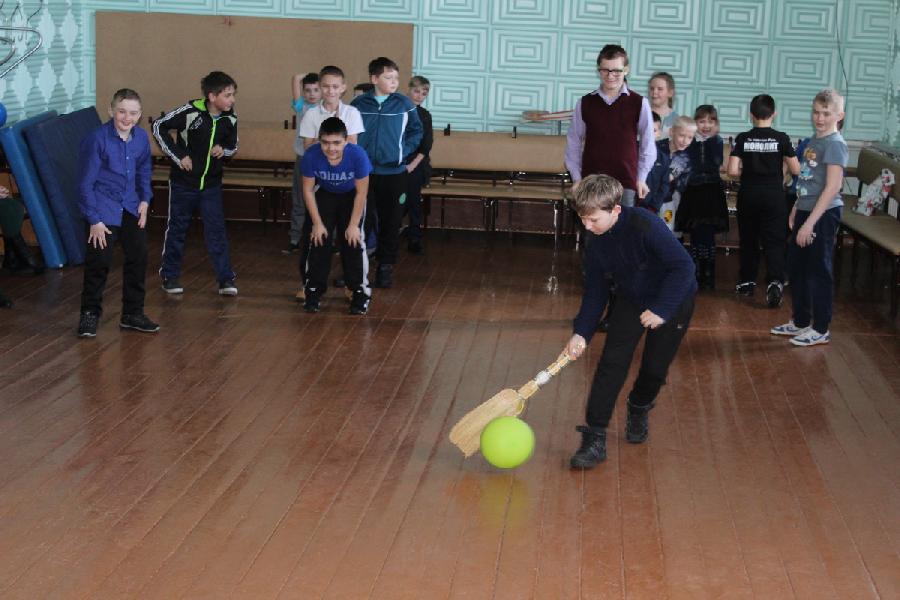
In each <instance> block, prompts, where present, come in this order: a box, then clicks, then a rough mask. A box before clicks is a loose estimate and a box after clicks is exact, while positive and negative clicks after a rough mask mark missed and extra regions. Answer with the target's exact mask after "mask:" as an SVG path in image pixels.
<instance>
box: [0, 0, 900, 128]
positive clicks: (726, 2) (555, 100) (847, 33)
mask: <svg viewBox="0 0 900 600" xmlns="http://www.w3.org/2000/svg"><path fill="white" fill-rule="evenodd" d="M9 4H10V3H9V2H7V5H9ZM48 4H49V6H48V7H47V8H45V9H44V10H43V11H42V12H41V13H40V14H39V15H38V17H37V18H36V19H35V22H36V23H37V25H38V28H39V29H40V31H41V32H42V33H44V36H45V48H44V49H42V50H41V51H40V52H38V53H37V54H35V55H34V56H33V57H32V58H31V59H29V61H27V63H26V64H25V65H23V66H22V67H20V68H18V69H16V71H14V72H13V73H11V74H10V75H9V76H7V78H6V79H7V81H6V85H5V88H4V94H3V102H4V103H5V104H6V105H7V107H8V109H9V111H10V113H11V114H12V115H13V116H16V115H19V116H20V115H21V114H22V113H28V114H31V113H33V112H37V110H39V109H43V108H46V107H52V108H57V109H60V110H68V109H70V108H77V107H80V106H85V105H89V104H90V103H92V102H93V93H94V90H93V80H94V76H93V64H94V55H95V47H94V32H93V13H94V11H95V10H137V11H151V12H152V11H166V12H190V13H204V14H222V15H235V16H236V15H255V16H267V17H271V16H276V17H277V16H284V17H296V18H302V17H308V18H317V19H360V20H370V21H378V20H385V21H398V22H411V23H414V24H415V25H416V33H415V65H416V66H415V69H416V71H417V72H421V73H423V74H425V75H427V76H428V77H429V78H431V80H432V81H433V83H434V88H433V93H432V97H431V98H429V100H428V103H427V106H428V107H429V108H430V109H431V110H432V112H433V113H434V118H435V125H436V126H437V125H443V124H446V123H452V125H453V127H454V128H456V129H462V130H485V131H488V130H509V129H510V128H511V127H512V126H513V125H515V124H517V123H518V121H519V115H520V114H521V112H522V111H523V110H528V109H546V110H563V109H567V108H571V107H572V106H573V105H574V103H575V100H576V99H577V98H578V97H579V96H581V95H582V94H584V93H586V92H587V91H589V90H591V89H593V88H594V87H596V85H597V79H596V75H595V72H594V66H595V60H596V55H597V51H598V50H599V47H600V46H601V45H602V44H604V43H608V42H616V43H620V44H622V45H624V46H625V47H626V48H627V49H628V50H629V53H630V55H631V57H632V61H631V64H632V75H631V78H630V79H631V81H632V83H633V84H634V85H635V87H637V88H638V89H639V90H640V91H643V90H644V88H645V87H646V81H647V77H648V76H649V74H650V73H652V72H653V71H655V70H666V71H669V72H671V73H672V74H673V75H675V78H676V80H677V82H678V94H677V98H676V109H678V110H679V111H681V112H691V110H692V109H693V107H694V106H695V105H696V104H699V103H707V102H709V103H713V104H715V105H716V106H718V108H719V111H720V115H721V119H722V124H723V130H724V131H727V132H736V131H739V130H741V129H744V128H746V126H747V112H748V109H747V104H748V101H749V98H750V97H751V96H753V95H754V94H756V93H759V92H762V91H767V92H769V93H771V94H772V95H773V96H775V98H776V100H777V101H778V103H779V113H780V115H779V120H778V125H779V126H780V127H781V128H783V129H785V130H787V131H789V132H790V133H792V134H793V135H801V134H805V133H807V132H808V131H809V129H810V128H809V126H808V114H809V103H810V99H811V97H812V96H813V94H814V93H815V92H816V91H817V90H818V89H820V88H822V87H824V86H826V85H835V84H836V85H838V86H839V87H841V88H843V89H847V88H849V104H848V111H847V112H848V114H847V126H846V134H847V137H849V138H852V139H887V140H891V141H893V142H895V143H897V142H900V0H634V1H631V2H620V1H619V0H422V1H416V0H73V1H66V0H50V1H49V3H48ZM25 6H26V8H28V9H30V10H28V11H25V12H30V11H33V9H34V7H36V6H37V2H35V1H29V2H26V3H25ZM6 11H7V15H8V14H9V8H8V7H7V9H6ZM0 20H3V15H0ZM0 52H2V51H0ZM315 66H316V65H301V64H298V69H299V68H314V67H315ZM845 73H846V82H845V79H844V74H845ZM520 129H521V130H535V131H548V128H546V127H544V126H533V125H526V126H520Z"/></svg>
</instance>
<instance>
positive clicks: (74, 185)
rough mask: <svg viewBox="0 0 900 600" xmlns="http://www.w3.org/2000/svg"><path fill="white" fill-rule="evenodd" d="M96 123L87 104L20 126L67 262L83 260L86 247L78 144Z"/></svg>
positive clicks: (81, 262)
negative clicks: (80, 200) (79, 200)
mask: <svg viewBox="0 0 900 600" xmlns="http://www.w3.org/2000/svg"><path fill="white" fill-rule="evenodd" d="M99 126H100V117H99V116H98V115H97V111H96V110H95V109H94V107H89V108H83V109H81V110H77V111H75V112H72V113H67V114H64V115H59V116H58V117H56V118H54V119H48V120H46V121H41V122H39V123H34V124H32V125H31V126H28V127H25V128H24V129H23V134H24V135H25V140H26V141H27V142H28V148H29V150H30V151H31V157H32V159H33V160H34V164H35V166H36V168H37V172H38V176H39V177H40V180H41V183H42V185H43V188H44V193H45V195H46V197H47V203H48V204H49V206H50V210H51V211H52V213H53V217H54V220H55V221H56V229H57V231H58V232H59V237H60V240H61V241H62V245H63V248H64V249H65V252H66V257H67V258H68V264H69V265H80V264H83V263H84V259H85V254H86V251H87V230H86V228H85V223H84V217H83V216H82V215H81V210H80V209H79V208H78V177H79V173H78V158H79V157H78V153H79V148H80V147H81V140H83V139H84V138H85V137H86V136H87V135H88V134H89V133H91V132H92V131H93V130H95V129H96V128H97V127H99Z"/></svg>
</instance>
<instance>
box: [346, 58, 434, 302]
mask: <svg viewBox="0 0 900 600" xmlns="http://www.w3.org/2000/svg"><path fill="white" fill-rule="evenodd" d="M369 78H370V80H371V81H372V84H373V85H374V86H375V89H373V90H372V91H369V92H366V93H365V94H362V95H361V96H357V97H356V98H354V99H353V102H351V105H352V106H354V107H355V108H356V109H357V110H359V112H360V114H361V115H362V119H363V125H364V126H365V128H366V130H365V131H364V132H363V133H360V134H359V139H358V144H359V145H360V146H362V148H363V149H364V150H365V151H366V154H368V155H369V161H370V162H371V163H372V174H371V175H370V176H369V197H368V202H367V206H366V219H365V224H366V234H367V238H368V233H369V232H370V231H371V230H372V228H373V227H375V219H376V218H377V231H378V246H377V251H376V256H375V258H376V260H377V261H378V270H377V271H376V273H375V282H374V283H373V286H374V287H381V288H389V287H391V285H393V281H394V279H393V274H394V264H395V263H396V262H397V249H398V247H399V246H400V220H401V218H402V204H403V202H404V201H405V196H406V189H407V178H408V173H407V171H406V158H407V157H408V156H409V155H411V154H412V153H413V152H415V150H416V148H418V147H419V142H420V141H421V140H422V133H423V132H422V122H421V121H420V120H419V116H418V115H417V114H416V105H415V104H413V103H412V101H411V100H410V99H409V98H407V97H406V96H404V95H402V94H398V93H397V88H398V87H399V85H400V69H399V68H398V67H397V64H396V63H395V62H394V61H392V60H391V59H389V58H385V57H383V56H379V57H378V58H376V59H375V60H373V61H372V62H370V63H369Z"/></svg>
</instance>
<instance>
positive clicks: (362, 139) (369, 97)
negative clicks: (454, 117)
mask: <svg viewBox="0 0 900 600" xmlns="http://www.w3.org/2000/svg"><path fill="white" fill-rule="evenodd" d="M350 104H351V105H352V106H354V107H355V108H356V109H357V110H358V111H359V114H360V115H362V120H363V125H364V126H365V128H366V130H365V131H364V132H362V133H360V134H359V137H358V138H357V144H358V145H360V146H362V148H363V149H364V150H365V151H366V154H368V155H369V160H370V161H371V162H372V173H373V174H375V175H396V174H397V173H402V172H403V171H405V170H406V162H405V159H406V158H407V157H408V156H409V155H410V154H412V153H413V152H415V150H416V148H418V147H419V142H420V141H422V133H423V130H422V121H421V120H419V115H418V114H417V113H416V105H415V104H413V102H412V100H410V99H409V98H407V97H406V96H404V95H402V94H398V93H396V92H395V93H393V94H391V95H389V96H388V97H387V98H385V100H384V102H382V103H380V104H379V102H378V100H377V99H376V98H375V94H374V93H373V92H366V93H365V94H362V95H361V96H357V97H356V98H354V99H353V101H352V102H351V103H350Z"/></svg>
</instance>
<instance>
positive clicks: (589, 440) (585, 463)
mask: <svg viewBox="0 0 900 600" xmlns="http://www.w3.org/2000/svg"><path fill="white" fill-rule="evenodd" d="M575 430H576V431H578V432H580V433H581V446H580V447H579V448H578V451H577V452H576V453H575V454H574V455H572V458H571V459H570V460H569V464H571V465H572V468H573V469H593V468H594V467H596V466H597V465H598V464H599V463H602V462H603V461H604V460H606V430H605V429H602V428H600V427H588V426H586V425H579V426H578V427H576V428H575Z"/></svg>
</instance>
